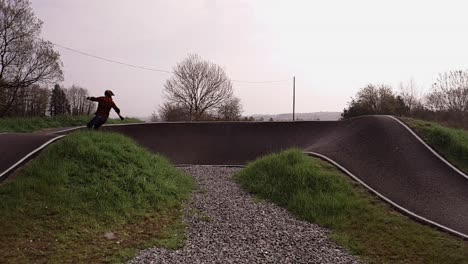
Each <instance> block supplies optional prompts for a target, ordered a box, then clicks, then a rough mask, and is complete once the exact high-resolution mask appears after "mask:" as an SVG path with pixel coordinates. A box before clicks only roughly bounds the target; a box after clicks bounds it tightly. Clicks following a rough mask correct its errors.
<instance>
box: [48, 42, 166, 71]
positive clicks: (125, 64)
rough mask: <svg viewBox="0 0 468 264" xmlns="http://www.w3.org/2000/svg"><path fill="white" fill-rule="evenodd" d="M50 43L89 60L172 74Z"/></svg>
mask: <svg viewBox="0 0 468 264" xmlns="http://www.w3.org/2000/svg"><path fill="white" fill-rule="evenodd" d="M51 43H52V45H54V46H56V47H59V48H62V49H66V50H69V51H72V52H75V53H78V54H81V55H85V56H88V57H91V58H95V59H99V60H103V61H107V62H112V63H117V64H120V65H124V66H128V67H132V68H137V69H142V70H147V71H156V72H164V73H173V72H172V71H166V70H159V69H153V68H148V67H143V66H138V65H133V64H130V63H126V62H120V61H116V60H111V59H107V58H104V57H100V56H96V55H93V54H89V53H86V52H82V51H79V50H76V49H72V48H69V47H65V46H62V45H59V44H55V43H53V42H51Z"/></svg>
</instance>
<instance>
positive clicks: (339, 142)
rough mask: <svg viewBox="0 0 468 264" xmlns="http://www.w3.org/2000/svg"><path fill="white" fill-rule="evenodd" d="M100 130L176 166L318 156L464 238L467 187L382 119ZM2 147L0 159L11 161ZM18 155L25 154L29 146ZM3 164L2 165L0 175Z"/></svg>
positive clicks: (467, 224)
mask: <svg viewBox="0 0 468 264" xmlns="http://www.w3.org/2000/svg"><path fill="white" fill-rule="evenodd" d="M104 129H105V130H109V131H114V132H119V133H123V134H125V135H127V136H130V137H132V138H134V139H135V140H136V141H137V142H138V143H140V144H141V145H143V146H145V147H146V148H148V149H150V150H152V151H153V152H156V153H160V154H162V155H164V156H166V157H168V158H169V159H170V160H171V161H172V162H173V163H175V164H212V165H214V164H230V165H231V164H246V163H248V162H249V161H252V160H254V159H255V158H257V157H260V156H262V155H265V154H268V153H272V152H277V151H280V150H284V149H287V148H290V147H297V148H300V149H302V150H304V151H313V152H317V153H320V154H323V155H326V156H328V157H329V158H331V159H333V160H334V161H336V162H338V163H339V164H341V165H342V166H343V167H345V168H346V169H348V170H349V171H350V172H351V173H353V174H354V175H356V176H358V177H359V178H360V179H361V180H362V181H363V182H365V183H366V184H367V185H369V186H370V187H371V188H373V189H374V190H376V191H378V192H379V193H381V194H382V195H384V196H386V197H387V198H389V199H390V200H392V201H393V202H395V203H397V204H399V205H400V206H402V207H404V208H406V209H408V210H410V211H412V212H414V213H416V214H418V215H420V216H423V217H425V218H427V219H429V220H431V221H434V222H436V223H439V224H442V225H444V226H446V227H448V228H451V229H453V230H456V231H458V232H461V233H464V234H468V179H466V178H464V177H463V176H462V175H460V174H458V173H457V172H456V171H455V170H453V169H452V168H451V167H450V166H448V165H447V164H445V163H444V162H442V161H441V160H440V159H438V158H437V157H436V156H435V155H434V154H433V153H431V152H430V151H429V150H428V149H427V148H426V147H425V146H424V145H423V144H421V142H419V141H418V140H417V139H416V138H415V137H414V136H413V135H412V134H411V133H410V132H409V131H408V130H406V128H405V127H403V126H402V125H401V124H399V123H398V122H397V121H395V120H394V119H391V118H389V117H386V116H366V117H360V118H355V119H351V120H347V121H340V122H294V123H291V122H239V123H235V122H234V123H154V124H137V125H129V126H108V127H105V128H104ZM8 135H9V134H7V135H0V139H1V138H2V137H5V136H8ZM10 137H13V138H11V139H10V140H12V141H15V142H18V140H15V138H14V136H10ZM25 137H26V138H27V136H25ZM44 137H47V136H44ZM28 140H32V139H28ZM2 142H3V141H0V155H3V156H5V155H6V156H11V154H10V150H4V147H3V145H2ZM17 144H19V143H17ZM13 145H15V144H13ZM10 146H12V145H11V143H10ZM9 148H10V149H15V148H16V146H14V147H9ZM22 148H23V152H24V150H25V149H27V146H26V147H22ZM22 148H19V149H20V150H22ZM16 152H17V151H16ZM17 156H18V155H17ZM3 164H4V162H3V159H2V162H1V163H0V170H3V168H4V167H3Z"/></svg>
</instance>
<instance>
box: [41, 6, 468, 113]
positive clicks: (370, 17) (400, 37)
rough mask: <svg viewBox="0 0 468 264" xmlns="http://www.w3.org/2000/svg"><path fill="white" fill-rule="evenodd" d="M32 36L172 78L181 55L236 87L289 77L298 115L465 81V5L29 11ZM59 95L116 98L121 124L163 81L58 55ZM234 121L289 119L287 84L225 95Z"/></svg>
mask: <svg viewBox="0 0 468 264" xmlns="http://www.w3.org/2000/svg"><path fill="white" fill-rule="evenodd" d="M32 2H33V8H34V10H35V12H36V15H37V16H38V17H39V18H40V19H41V20H43V21H44V26H43V33H42V36H43V37H44V38H45V39H48V40H50V41H52V42H55V43H57V44H61V45H64V46H68V47H71V48H74V49H78V50H81V51H83V52H87V53H91V54H94V55H98V56H102V57H106V58H109V59H113V60H118V61H123V62H127V63H131V64H136V65H141V66H146V67H151V68H158V69H165V70H171V69H172V67H173V66H174V65H176V63H177V62H179V61H181V60H182V59H184V58H185V57H186V56H187V54H189V53H198V54H199V55H201V56H202V57H203V58H205V59H208V60H210V61H212V62H214V63H216V64H218V65H220V66H222V67H223V68H224V69H225V71H226V72H227V74H228V75H229V77H230V78H231V79H234V80H248V81H268V80H282V79H288V78H290V79H292V76H296V111H297V112H316V111H341V110H342V109H343V108H344V107H345V106H346V103H347V102H348V101H349V98H350V97H351V96H354V95H355V93H356V92H357V91H358V89H359V88H361V87H363V86H365V85H366V84H368V83H370V82H372V83H386V84H389V85H392V86H393V87H394V88H397V86H398V84H399V82H400V81H404V82H405V81H408V80H409V79H411V78H413V79H414V81H415V82H416V83H417V84H418V85H419V86H420V87H421V89H424V90H427V89H429V88H430V84H431V83H432V82H433V81H434V80H435V79H436V77H437V75H438V73H440V72H444V71H447V70H454V69H468V52H467V51H468V49H467V48H468V35H467V34H468V33H467V32H468V31H467V29H468V27H467V26H468V16H467V15H466V10H468V9H467V7H468V4H466V1H453V0H445V1H442V0H441V1H420V0H412V1H410V0H393V1H378V0H353V1H349V0H342V1H333V0H327V1H325V0H324V1H312V0H304V1H294V0H290V1H274V0H252V1H247V0H237V1H235V0H219V1H215V0H186V1H170V0H166V1H159V0H133V1H128V0H32ZM57 50H58V51H59V52H60V53H61V55H62V56H61V58H62V61H63V63H64V72H65V82H64V84H65V85H66V86H68V85H71V84H77V85H81V86H83V87H86V88H88V89H89V90H90V91H91V92H92V93H93V95H100V94H101V93H103V91H104V90H106V89H111V90H113V91H114V93H115V94H116V97H115V101H116V102H117V103H118V105H119V106H120V108H121V109H122V112H123V113H124V115H127V116H148V115H150V114H151V112H152V111H153V110H154V109H156V108H157V106H158V105H160V104H161V103H162V100H163V99H162V89H163V85H164V82H165V80H166V79H167V78H168V77H169V75H168V74H165V73H157V72H151V71H144V70H138V69H133V68H128V67H125V66H122V65H116V64H111V63H107V62H103V61H99V60H96V59H92V58H89V57H85V56H81V55H78V54H75V53H72V52H69V51H67V50H63V49H60V48H57ZM234 89H235V94H236V95H237V96H239V97H240V98H241V100H242V104H243V106H244V114H255V113H265V114H266V113H271V114H273V113H284V112H291V109H292V102H291V100H292V81H291V82H283V83H271V84H249V83H234Z"/></svg>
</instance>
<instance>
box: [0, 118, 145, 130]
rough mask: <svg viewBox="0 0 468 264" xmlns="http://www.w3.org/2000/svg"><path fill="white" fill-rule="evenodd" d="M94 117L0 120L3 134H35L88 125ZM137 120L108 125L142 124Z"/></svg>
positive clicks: (112, 120)
mask: <svg viewBox="0 0 468 264" xmlns="http://www.w3.org/2000/svg"><path fill="white" fill-rule="evenodd" d="M91 118H93V116H57V117H15V118H0V133H1V132H33V131H36V130H41V129H44V128H55V127H72V126H83V125H86V124H87V123H88V122H89V121H90V120H91ZM141 122H142V121H141V120H138V119H135V118H126V119H124V120H123V121H121V120H120V119H108V120H107V122H106V123H107V124H120V123H141Z"/></svg>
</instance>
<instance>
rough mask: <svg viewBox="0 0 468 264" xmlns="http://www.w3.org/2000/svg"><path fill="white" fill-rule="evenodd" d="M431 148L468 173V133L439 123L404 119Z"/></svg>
mask: <svg viewBox="0 0 468 264" xmlns="http://www.w3.org/2000/svg"><path fill="white" fill-rule="evenodd" d="M403 121H404V122H405V123H406V124H407V125H408V126H409V127H410V128H411V129H413V130H414V131H416V133H417V134H418V135H419V136H421V137H422V138H423V139H424V141H426V142H427V143H428V144H429V145H431V147H433V148H434V149H435V150H436V151H437V152H439V154H441V155H442V156H444V157H445V158H446V159H447V160H448V161H450V162H451V163H452V164H454V165H455V166H457V167H458V168H459V169H461V170H463V171H465V172H466V173H468V131H467V130H464V129H456V128H449V127H445V126H442V125H439V124H437V123H433V122H427V121H422V120H416V119H411V118H403Z"/></svg>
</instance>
